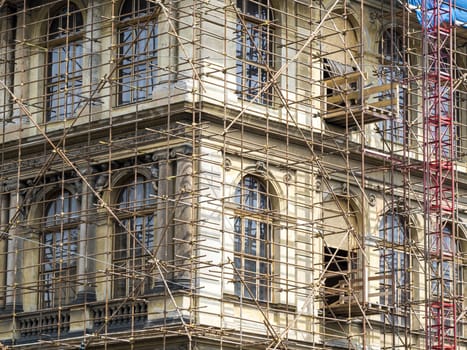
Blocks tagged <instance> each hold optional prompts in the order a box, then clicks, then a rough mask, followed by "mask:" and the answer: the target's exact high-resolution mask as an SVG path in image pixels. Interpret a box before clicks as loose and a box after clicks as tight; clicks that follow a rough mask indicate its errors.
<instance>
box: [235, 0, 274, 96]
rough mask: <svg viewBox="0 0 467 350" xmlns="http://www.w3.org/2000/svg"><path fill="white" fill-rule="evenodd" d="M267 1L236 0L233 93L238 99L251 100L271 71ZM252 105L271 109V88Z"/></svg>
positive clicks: (271, 36) (270, 18)
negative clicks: (237, 13)
mask: <svg viewBox="0 0 467 350" xmlns="http://www.w3.org/2000/svg"><path fill="white" fill-rule="evenodd" d="M269 2H270V0H256V1H253V0H237V7H238V10H239V12H240V14H241V15H240V18H239V19H238V21H237V38H236V43H237V52H236V57H237V69H236V70H237V71H236V74H237V90H238V93H239V94H240V96H241V97H242V98H244V99H247V100H253V99H254V98H255V97H256V95H257V94H258V93H259V92H260V91H261V90H262V89H263V88H264V87H265V85H266V83H267V82H268V81H269V80H270V78H271V76H270V74H269V73H268V70H273V67H274V38H275V33H274V32H275V30H274V18H273V13H272V11H271V9H270V8H271V5H270V3H269ZM254 101H255V102H258V103H261V104H266V105H271V104H272V102H273V88H272V85H271V86H269V87H268V88H266V89H265V90H264V91H263V92H262V93H261V94H260V95H259V96H258V98H257V99H255V100H254Z"/></svg>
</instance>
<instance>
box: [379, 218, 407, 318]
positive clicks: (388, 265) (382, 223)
mask: <svg viewBox="0 0 467 350" xmlns="http://www.w3.org/2000/svg"><path fill="white" fill-rule="evenodd" d="M388 234H389V235H388ZM378 235H379V239H380V240H381V243H382V245H381V248H380V251H379V273H380V274H381V275H382V276H383V278H382V279H381V289H382V290H381V294H380V300H379V302H380V304H381V305H385V306H388V307H390V308H393V313H390V314H389V315H387V316H385V315H382V320H383V322H385V321H387V320H389V321H390V323H391V324H393V325H396V326H405V325H407V324H408V323H409V314H407V315H405V316H401V315H399V313H400V312H401V311H402V310H404V306H403V305H404V303H407V302H408V301H409V300H410V291H409V290H404V288H401V287H403V286H404V285H409V284H410V280H411V278H412V276H411V274H410V273H409V271H408V270H409V268H410V263H411V261H410V260H411V256H410V253H409V252H407V251H405V248H404V247H405V245H406V243H407V241H408V240H409V239H410V230H408V229H407V227H406V225H405V221H404V218H403V217H401V216H400V215H399V214H398V213H391V212H386V213H384V214H383V215H381V216H380V220H379V222H378ZM395 268H396V271H395V272H394V269H395ZM388 271H392V273H391V274H392V276H391V278H386V273H387V272H388ZM393 284H395V285H396V286H395V287H394V285H393ZM393 288H395V290H396V292H395V294H394V293H393V291H392V289H393ZM387 317H388V318H387Z"/></svg>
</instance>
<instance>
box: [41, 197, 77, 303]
mask: <svg viewBox="0 0 467 350" xmlns="http://www.w3.org/2000/svg"><path fill="white" fill-rule="evenodd" d="M79 210H80V205H79V202H78V200H77V199H76V197H75V196H74V195H72V193H70V192H69V191H66V190H65V191H63V193H59V194H56V196H54V197H52V198H51V200H50V201H48V202H47V205H46V207H45V217H46V221H45V223H44V226H43V229H42V250H41V251H42V256H41V266H40V282H41V286H40V291H41V292H40V303H41V306H42V307H43V308H49V307H57V306H60V305H66V304H69V303H71V302H72V301H73V300H74V299H75V297H76V284H77V281H76V264H77V260H78V259H77V253H78V232H79V221H78V218H79Z"/></svg>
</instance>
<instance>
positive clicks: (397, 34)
mask: <svg viewBox="0 0 467 350" xmlns="http://www.w3.org/2000/svg"><path fill="white" fill-rule="evenodd" d="M401 30H402V28H399V27H394V26H391V27H387V28H385V29H384V30H383V31H382V33H381V41H380V44H379V54H380V56H381V63H382V66H381V67H380V68H379V72H378V75H379V79H380V84H388V83H392V82H395V83H396V84H397V85H398V93H399V94H398V96H397V102H398V104H397V110H396V111H397V113H398V116H397V119H398V120H393V119H388V120H385V121H382V122H380V123H379V127H380V129H381V132H382V137H383V139H384V140H385V141H388V142H395V143H397V144H404V143H405V142H406V140H408V139H407V138H408V135H407V130H406V127H405V124H406V122H407V121H408V118H409V115H408V111H407V109H406V107H405V106H407V105H408V103H409V94H408V91H407V88H406V87H405V84H406V81H405V80H406V79H407V76H408V72H407V69H406V67H405V62H406V60H407V53H406V52H405V51H404V36H403V34H402V33H401ZM387 50H389V51H387ZM395 67H397V68H398V72H395V71H394V68H395ZM387 108H388V109H390V108H391V107H387ZM394 130H395V131H394Z"/></svg>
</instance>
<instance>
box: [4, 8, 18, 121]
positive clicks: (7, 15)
mask: <svg viewBox="0 0 467 350" xmlns="http://www.w3.org/2000/svg"><path fill="white" fill-rule="evenodd" d="M0 16H1V18H3V20H2V21H0V42H1V43H4V44H5V45H4V46H0V77H4V78H3V79H4V83H5V85H6V86H7V87H8V88H10V89H11V90H13V76H14V71H15V48H14V41H15V37H16V29H15V25H16V24H15V22H16V20H15V17H16V16H14V15H13V11H12V10H11V9H10V8H9V7H8V5H4V7H2V8H0ZM0 91H1V94H0V119H1V120H2V121H3V122H4V123H9V122H11V120H12V118H13V103H12V98H11V96H10V94H9V93H8V92H7V90H6V89H3V88H0Z"/></svg>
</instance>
